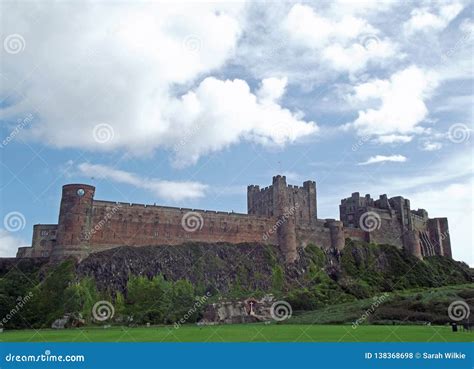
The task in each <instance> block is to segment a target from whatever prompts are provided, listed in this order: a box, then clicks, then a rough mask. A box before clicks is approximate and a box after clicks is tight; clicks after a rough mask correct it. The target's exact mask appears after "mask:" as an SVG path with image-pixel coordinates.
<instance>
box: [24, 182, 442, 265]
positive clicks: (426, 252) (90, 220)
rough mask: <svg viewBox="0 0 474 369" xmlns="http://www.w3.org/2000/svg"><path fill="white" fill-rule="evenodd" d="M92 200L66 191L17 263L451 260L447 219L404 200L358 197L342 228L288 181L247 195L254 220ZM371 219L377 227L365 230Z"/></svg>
mask: <svg viewBox="0 0 474 369" xmlns="http://www.w3.org/2000/svg"><path fill="white" fill-rule="evenodd" d="M94 193H95V188H94V187H93V186H89V185H84V184H69V185H65V186H63V192H62V198H61V204H60V211H59V220H58V224H57V225H55V224H47V225H41V224H40V225H35V227H34V231H33V240H32V247H22V248H19V250H18V254H17V256H18V257H48V256H49V257H52V258H53V259H54V258H56V259H60V258H64V257H66V256H75V257H77V258H83V257H85V256H87V255H88V254H89V253H91V252H97V251H102V250H106V249H109V248H114V247H117V246H124V245H128V246H148V245H179V244H182V243H184V242H190V241H194V242H208V243H218V242H226V243H230V244H237V243H242V242H263V243H266V244H271V245H275V246H278V247H279V248H280V250H281V251H282V252H283V255H284V256H285V259H286V261H287V262H290V263H291V262H293V261H295V260H296V259H297V258H298V252H297V249H298V247H305V246H306V245H308V244H310V243H312V244H315V245H317V246H319V247H321V248H323V249H329V248H336V249H338V250H342V249H343V248H344V245H345V239H346V238H351V239H356V240H363V241H367V242H373V243H378V244H391V245H394V246H396V247H398V248H404V249H405V250H407V252H409V253H410V254H412V255H414V256H416V257H419V258H422V257H423V256H431V255H444V256H448V257H451V242H450V238H449V229H448V221H447V219H446V218H434V219H430V218H428V213H427V212H426V211H425V210H424V209H418V210H416V211H415V210H410V202H409V200H407V199H404V198H403V197H401V196H398V197H393V198H390V199H389V198H387V196H386V195H381V196H380V198H379V199H378V200H376V201H374V200H373V199H372V198H371V197H370V195H365V196H364V197H361V196H360V195H359V193H357V192H356V193H353V194H352V196H351V197H350V198H347V199H343V200H342V201H341V205H340V213H341V217H340V218H341V221H338V220H335V219H325V220H323V219H317V217H316V215H317V211H316V206H317V202H316V184H315V182H314V181H306V182H304V183H303V186H302V187H299V186H291V185H287V183H286V178H285V177H284V176H275V177H273V182H272V185H271V186H269V187H265V188H263V189H260V188H259V186H253V185H252V186H249V187H248V191H247V201H248V213H249V214H239V213H234V212H231V213H228V212H217V211H210V210H196V209H186V208H177V207H167V206H156V205H143V204H129V203H120V202H111V201H101V200H94ZM374 214H375V216H374ZM367 215H370V218H371V221H367V219H366V222H364V221H363V220H364V218H367ZM367 228H369V229H367Z"/></svg>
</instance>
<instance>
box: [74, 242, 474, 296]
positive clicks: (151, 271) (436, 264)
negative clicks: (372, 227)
mask: <svg viewBox="0 0 474 369" xmlns="http://www.w3.org/2000/svg"><path fill="white" fill-rule="evenodd" d="M298 254H299V257H298V260H297V261H296V262H295V263H292V264H285V258H284V255H283V254H282V253H281V252H280V250H279V248H278V247H277V246H271V245H263V244H254V243H243V244H238V245H230V244H228V243H215V244H208V243H188V244H183V245H180V246H174V245H173V246H144V247H126V246H124V247H119V248H116V249H111V250H107V251H103V252H99V253H94V254H91V255H89V256H88V257H87V258H86V259H84V260H83V261H82V262H80V263H79V264H78V265H77V267H76V271H77V276H78V278H82V277H86V276H90V277H92V278H94V279H95V281H96V284H97V287H98V288H99V290H103V291H104V290H108V291H121V292H125V291H126V286H127V281H128V279H129V276H130V275H141V276H146V277H149V278H151V277H153V276H156V275H159V274H161V275H163V277H164V278H165V279H166V280H171V281H177V280H179V279H187V280H189V281H190V282H191V283H192V284H193V285H194V286H195V287H197V288H199V289H200V290H202V291H203V292H204V291H210V292H212V294H213V295H215V294H217V295H221V296H225V295H228V294H234V295H235V294H237V295H239V294H240V295H242V296H246V295H249V294H252V293H255V292H257V293H268V292H274V293H277V294H278V293H281V294H284V295H287V294H288V293H294V292H295V291H303V290H305V289H309V290H311V289H314V291H316V292H315V293H316V295H317V296H319V297H318V298H320V299H323V298H324V299H327V300H328V301H330V300H331V299H332V297H331V296H332V295H331V293H333V292H334V291H336V290H337V291H339V292H341V293H345V294H349V295H351V296H355V297H356V298H365V297H369V296H371V295H373V294H375V293H377V292H380V291H391V290H394V289H405V288H414V287H439V286H444V285H452V284H460V283H467V282H470V280H471V276H470V273H469V268H468V267H467V265H465V264H463V263H460V262H456V261H454V260H452V259H449V258H445V257H440V256H434V257H429V258H426V259H425V260H419V259H417V258H416V257H414V256H412V255H408V254H406V253H404V252H403V251H402V250H399V249H397V248H396V247H394V246H389V245H371V244H367V243H363V242H358V243H354V242H353V241H350V242H348V244H347V245H346V247H345V248H344V249H343V250H342V251H340V250H336V249H331V250H325V251H323V250H322V249H320V248H319V247H317V246H313V245H310V246H307V247H306V248H305V249H304V250H303V249H298Z"/></svg>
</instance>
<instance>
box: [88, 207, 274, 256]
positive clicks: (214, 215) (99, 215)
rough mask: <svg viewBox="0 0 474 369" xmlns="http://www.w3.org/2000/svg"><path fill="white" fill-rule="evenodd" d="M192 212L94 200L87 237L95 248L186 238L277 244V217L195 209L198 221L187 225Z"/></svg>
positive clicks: (173, 241)
mask: <svg viewBox="0 0 474 369" xmlns="http://www.w3.org/2000/svg"><path fill="white" fill-rule="evenodd" d="M192 211H193V210H192V209H180V208H171V207H162V206H144V205H138V204H133V205H130V204H121V203H118V204H117V203H113V202H105V201H94V203H93V210H92V219H91V230H90V231H89V232H88V233H87V234H86V235H85V236H86V239H89V240H90V241H89V244H90V245H91V248H92V249H91V251H97V250H100V249H104V248H109V247H110V246H113V245H129V246H143V245H163V244H170V245H176V244H181V243H183V242H186V241H202V242H230V243H240V242H265V241H266V242H268V243H272V244H277V239H276V234H275V233H273V234H267V233H268V230H270V229H271V228H272V227H273V225H274V223H275V221H276V219H273V218H265V217H257V216H248V215H246V214H236V213H224V212H214V211H195V213H196V214H198V215H195V216H194V219H195V223H193V222H192V221H191V222H190V223H189V224H187V225H186V223H185V226H183V223H182V222H183V221H185V220H186V219H188V220H190V219H191V217H190V216H188V217H186V214H189V213H190V212H192ZM199 216H200V217H201V218H199ZM183 219H184V220H183ZM201 219H202V220H201ZM186 228H187V229H188V230H186ZM265 234H267V236H266V237H265V236H264V235H265Z"/></svg>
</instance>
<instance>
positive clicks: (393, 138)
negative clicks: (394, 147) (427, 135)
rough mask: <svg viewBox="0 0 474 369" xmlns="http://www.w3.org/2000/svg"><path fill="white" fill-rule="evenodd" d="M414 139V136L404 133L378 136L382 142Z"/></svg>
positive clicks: (399, 141)
mask: <svg viewBox="0 0 474 369" xmlns="http://www.w3.org/2000/svg"><path fill="white" fill-rule="evenodd" d="M412 139H413V137H412V136H404V135H386V136H378V137H377V138H376V141H377V142H378V143H381V144H392V143H407V142H410V141H411V140H412Z"/></svg>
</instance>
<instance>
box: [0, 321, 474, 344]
mask: <svg viewBox="0 0 474 369" xmlns="http://www.w3.org/2000/svg"><path fill="white" fill-rule="evenodd" d="M473 339H474V333H472V332H471V333H468V332H457V333H453V332H451V330H450V327H446V326H383V325H379V326H359V327H357V328H356V329H353V328H352V327H351V326H350V325H337V326H336V325H289V324H278V325H277V324H272V325H263V324H247V325H241V324H238V325H222V326H207V327H197V326H191V325H186V326H182V327H181V328H179V329H174V328H173V327H171V326H159V327H150V328H120V327H114V328H109V329H103V328H86V329H71V330H63V331H57V330H51V329H45V330H39V331H34V330H21V331H8V332H4V333H1V334H0V342H18V341H20V342H472V341H473Z"/></svg>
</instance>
